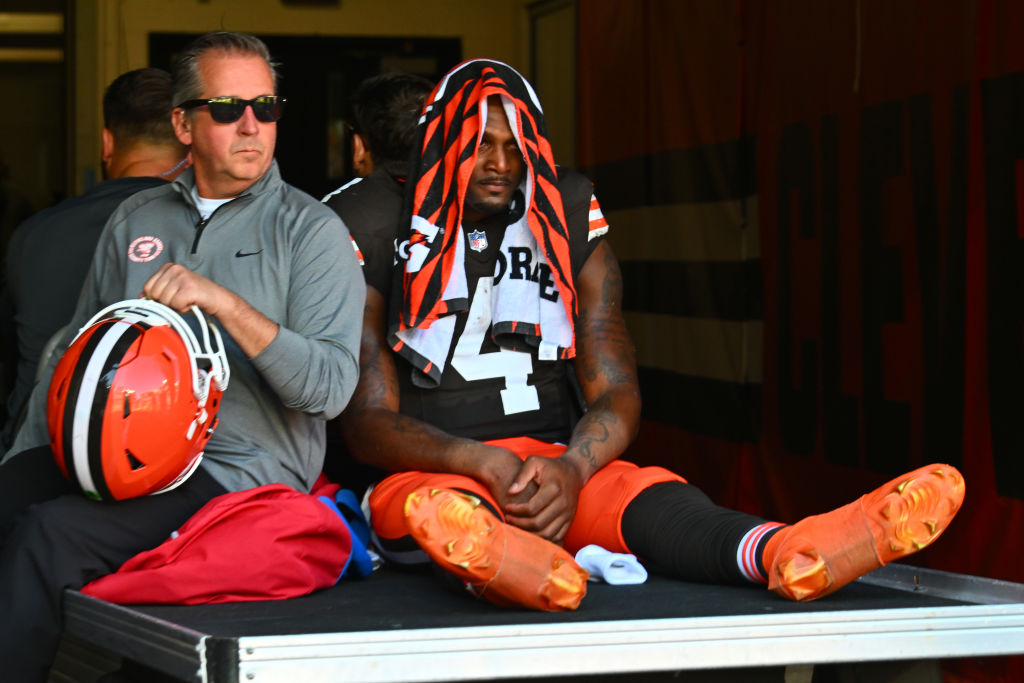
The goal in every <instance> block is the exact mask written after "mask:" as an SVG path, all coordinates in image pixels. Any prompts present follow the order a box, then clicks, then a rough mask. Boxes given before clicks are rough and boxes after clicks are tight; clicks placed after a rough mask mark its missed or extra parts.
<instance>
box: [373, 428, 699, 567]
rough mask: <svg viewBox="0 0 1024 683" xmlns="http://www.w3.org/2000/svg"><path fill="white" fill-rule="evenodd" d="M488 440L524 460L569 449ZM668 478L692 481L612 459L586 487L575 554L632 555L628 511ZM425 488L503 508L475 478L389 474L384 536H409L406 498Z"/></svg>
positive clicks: (576, 522) (381, 524)
mask: <svg viewBox="0 0 1024 683" xmlns="http://www.w3.org/2000/svg"><path fill="white" fill-rule="evenodd" d="M487 443H488V444H489V445H491V446H499V447H501V448H507V449H509V450H511V451H513V452H514V453H515V454H516V455H518V456H519V457H520V458H521V459H523V460H525V459H526V458H527V457H528V456H530V455H540V456H544V457H548V458H557V457H558V456H559V455H561V454H562V452H563V451H564V450H565V448H566V447H565V446H562V445H559V444H550V443H545V442H543V441H538V440H536V439H531V438H528V437H517V438H512V439H498V440H495V441H488V442H487ZM668 481H678V482H686V480H685V479H683V478H682V477H680V476H679V475H678V474H675V473H673V472H670V471H669V470H666V469H664V468H663V467H638V466H636V465H634V464H633V463H631V462H624V461H622V460H613V461H612V462H610V463H608V464H607V465H605V466H604V467H602V468H601V469H600V470H598V471H597V473H595V474H594V476H593V477H591V478H590V481H588V482H587V483H586V485H584V487H583V490H582V491H580V497H579V501H578V502H577V506H576V517H575V518H574V519H573V522H572V525H571V526H570V527H569V531H568V533H567V534H566V536H565V542H564V544H563V545H564V546H565V549H566V550H568V551H569V552H571V553H573V554H575V553H576V551H578V550H579V549H580V548H582V547H584V546H586V545H590V544H591V543H594V544H597V545H599V546H601V547H602V548H605V549H606V550H610V551H612V552H616V553H631V552H632V551H631V550H629V548H628V547H627V546H626V542H625V541H624V540H623V538H622V515H623V513H625V511H626V507H627V506H628V505H629V504H630V502H632V501H633V499H634V498H636V496H637V495H638V494H639V493H640V492H641V491H643V490H644V489H646V488H649V487H651V486H653V485H654V484H660V483H662V482H668ZM424 486H429V487H431V488H448V489H458V490H460V491H466V492H468V493H472V494H473V495H475V496H479V497H480V498H482V499H483V500H486V501H487V502H488V503H489V504H490V505H491V507H492V508H493V509H495V510H499V507H498V504H497V502H495V500H494V498H493V497H492V496H491V492H490V491H488V490H487V487H486V486H484V485H483V484H481V483H480V482H478V481H477V480H475V479H472V478H471V477H467V476H464V475H461V474H441V473H436V472H401V473H399V474H393V475H391V476H389V477H388V478H386V479H385V480H384V481H382V482H381V483H379V484H378V485H377V486H376V487H374V489H373V492H372V493H371V494H370V519H371V520H372V522H373V530H374V531H375V532H376V534H377V535H378V536H379V537H381V538H383V539H398V538H402V537H404V536H408V535H409V531H408V529H407V528H406V526H405V517H404V515H403V512H402V511H403V507H404V505H405V499H406V498H407V497H408V496H409V494H410V493H412V492H413V491H415V490H416V489H418V488H421V487H424Z"/></svg>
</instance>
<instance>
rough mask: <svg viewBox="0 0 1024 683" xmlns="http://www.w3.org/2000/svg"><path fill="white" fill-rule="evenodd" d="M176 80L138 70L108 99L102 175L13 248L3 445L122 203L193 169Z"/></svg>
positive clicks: (26, 227)
mask: <svg viewBox="0 0 1024 683" xmlns="http://www.w3.org/2000/svg"><path fill="white" fill-rule="evenodd" d="M171 107H172V103H171V75H170V74H169V73H167V72H166V71H164V70H162V69H154V68H146V69H135V70H134V71H129V72H127V73H123V74H121V75H120V76H118V77H117V78H115V79H114V80H113V81H112V82H111V83H110V85H109V86H108V87H107V90H106V92H105V93H104V95H103V131H102V136H103V158H102V162H103V175H104V178H106V180H104V181H103V182H101V183H99V184H98V185H96V186H95V187H93V188H91V189H90V190H88V191H86V192H85V193H84V194H82V195H80V196H78V197H73V198H71V199H66V200H64V201H63V202H61V203H60V204H57V205H56V206H52V207H50V208H48V209H44V210H42V211H40V212H39V213H37V214H35V215H34V216H32V217H31V218H29V219H28V220H27V221H25V222H24V223H22V224H21V225H20V226H19V227H18V229H17V230H16V231H15V232H14V235H13V237H12V238H11V241H10V244H9V245H8V248H7V258H6V263H5V266H6V274H7V277H6V288H5V290H4V292H3V294H2V296H3V299H4V300H3V302H0V310H5V311H8V312H9V313H8V314H9V315H11V316H12V317H13V322H12V323H11V324H12V325H13V326H14V328H15V329H16V332H17V349H16V355H17V360H16V368H17V369H16V372H15V379H14V386H13V388H12V389H11V392H10V394H9V395H8V397H7V415H8V421H7V423H6V425H5V427H4V447H5V448H6V447H8V446H10V442H11V439H12V438H13V433H14V431H15V430H16V428H17V424H18V419H17V417H18V415H19V414H20V413H21V409H22V407H23V405H24V402H25V399H26V398H27V397H28V394H29V392H30V391H31V390H32V386H33V384H35V375H36V367H37V365H38V363H39V358H40V355H41V353H42V351H43V347H44V346H45V345H46V342H47V341H48V340H49V339H50V338H51V337H52V336H53V335H54V334H56V332H57V331H58V330H59V329H60V328H61V327H63V326H64V325H65V324H67V322H68V321H69V320H70V319H71V314H72V313H73V312H74V310H75V302H76V301H77V300H78V293H79V292H80V291H81V289H82V283H83V282H84V281H85V275H86V273H87V272H88V270H89V264H90V263H91V262H92V254H93V251H94V250H95V249H96V242H97V240H99V237H100V232H102V230H103V226H104V225H106V223H107V219H108V218H110V214H112V213H114V209H116V208H117V207H118V205H119V204H120V203H121V202H122V201H124V200H125V199H127V198H128V197H130V196H131V195H133V194H135V193H136V192H138V191H139V190H147V189H149V188H152V187H158V186H160V185H164V184H166V183H168V182H170V181H171V180H174V179H175V178H176V177H177V176H178V174H179V173H181V172H182V171H183V170H184V169H185V168H187V166H188V163H189V162H188V147H186V146H185V145H183V144H182V143H181V141H180V140H178V138H177V136H175V134H174V128H173V127H172V126H171Z"/></svg>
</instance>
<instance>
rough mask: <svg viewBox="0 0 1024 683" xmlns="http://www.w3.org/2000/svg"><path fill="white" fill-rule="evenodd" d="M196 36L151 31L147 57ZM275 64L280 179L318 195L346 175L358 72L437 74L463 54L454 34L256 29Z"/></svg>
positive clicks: (164, 59)
mask: <svg viewBox="0 0 1024 683" xmlns="http://www.w3.org/2000/svg"><path fill="white" fill-rule="evenodd" d="M193 37H194V35H190V34H181V33H173V34H172V33H154V34H151V35H150V38H149V63H150V64H151V65H152V66H157V67H160V68H163V69H167V68H169V67H170V63H171V60H172V59H173V56H174V54H175V53H176V52H177V50H179V49H181V48H182V47H183V46H184V45H185V44H186V43H187V42H188V41H189V40H191V39H192V38H193ZM260 38H261V39H262V40H263V41H264V42H265V43H266V44H267V47H268V48H269V49H270V54H271V55H273V57H274V59H275V60H276V61H278V62H280V63H281V67H280V72H281V81H280V94H281V95H283V96H285V97H287V98H288V108H287V110H286V111H285V116H284V118H282V119H281V123H280V124H279V127H278V138H277V162H278V164H279V165H280V167H281V175H282V176H283V177H284V179H285V180H286V181H287V182H289V183H291V184H292V185H295V186H296V187H298V188H301V189H303V190H305V191H306V192H308V193H310V194H311V195H313V196H314V197H316V198H318V199H319V198H320V197H322V196H323V195H325V194H326V193H328V192H330V191H331V190H334V189H335V188H337V187H338V186H339V185H341V184H342V183H345V182H347V181H348V180H350V179H351V178H352V170H351V147H350V142H349V140H348V136H347V134H346V133H345V125H344V121H345V119H346V118H347V117H348V116H349V110H348V100H349V96H350V95H351V93H352V92H353V90H355V88H356V86H358V85H359V83H360V82H362V81H363V79H365V78H368V77H369V76H373V75H375V74H377V73H381V72H383V71H389V70H399V71H406V72H409V73H414V74H417V75H420V76H424V77H426V78H429V79H431V80H433V81H437V80H439V79H440V78H441V76H443V75H444V74H445V73H446V72H447V71H448V70H449V69H450V68H451V67H453V66H455V65H456V64H458V63H459V61H461V58H462V42H461V40H459V39H458V38H398V37H395V38H362V37H352V38H349V37H325V36H262V35H261V36H260Z"/></svg>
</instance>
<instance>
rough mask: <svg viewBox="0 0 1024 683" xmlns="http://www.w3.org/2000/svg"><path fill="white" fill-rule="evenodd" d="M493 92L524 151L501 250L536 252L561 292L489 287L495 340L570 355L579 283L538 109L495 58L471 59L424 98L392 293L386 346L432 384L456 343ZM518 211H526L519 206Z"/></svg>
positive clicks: (550, 355) (507, 283)
mask: <svg viewBox="0 0 1024 683" xmlns="http://www.w3.org/2000/svg"><path fill="white" fill-rule="evenodd" d="M491 95H499V96H500V97H501V99H502V103H503V105H504V109H505V115H506V116H507V117H508V120H509V125H510V127H511V128H512V132H513V133H514V134H515V136H516V140H517V142H518V143H519V149H520V150H521V151H522V153H523V158H524V173H523V179H522V182H521V184H520V188H519V189H520V191H521V193H517V197H520V196H521V197H522V199H523V201H524V206H523V207H513V209H514V210H513V211H510V220H511V221H512V222H511V223H510V225H509V226H508V228H507V229H506V231H505V237H504V240H503V242H502V251H505V250H506V248H507V247H509V246H518V247H525V248H530V249H532V251H533V253H534V254H536V255H538V256H543V259H544V260H545V261H546V263H547V265H548V267H549V268H550V269H551V278H552V279H553V280H554V283H555V286H556V287H557V291H558V296H557V297H552V298H554V299H555V300H554V301H552V300H550V298H542V297H540V296H539V295H538V290H537V286H536V284H533V287H532V289H531V290H530V291H527V290H526V289H523V290H522V291H516V288H515V285H516V284H521V283H522V281H514V280H510V278H503V279H502V280H501V282H500V283H499V284H498V285H497V286H495V287H494V289H493V291H492V293H491V304H492V306H491V312H492V322H493V325H492V336H493V337H494V338H495V340H496V341H497V342H498V343H499V344H500V345H501V346H502V347H503V348H518V349H522V348H523V345H524V344H525V345H530V346H534V347H537V348H539V349H540V351H539V358H540V359H541V360H555V359H558V358H572V357H573V356H575V333H574V329H573V321H574V319H575V315H576V310H577V308H576V307H577V302H576V288H575V284H574V282H573V277H572V268H571V266H570V261H569V234H568V231H567V229H566V222H565V211H564V209H563V207H562V197H561V195H560V194H559V193H558V189H557V183H558V175H557V170H556V168H555V163H554V159H553V157H552V154H551V145H550V143H549V142H548V138H547V129H546V126H545V124H544V113H543V111H542V110H541V107H540V102H539V101H538V100H537V95H536V93H535V92H534V90H533V88H532V87H531V86H530V84H529V83H528V82H527V81H526V79H525V78H523V77H522V76H521V75H520V74H519V73H518V72H517V71H516V70H515V69H513V68H512V67H510V66H508V65H507V64H503V63H501V62H496V61H491V60H483V59H477V60H471V61H468V62H464V63H462V64H460V65H459V66H457V67H455V68H454V69H452V70H451V71H450V72H449V73H448V74H447V75H446V76H445V77H444V78H443V79H442V80H441V82H440V83H438V85H437V87H436V88H435V89H434V92H433V93H431V95H430V96H429V97H428V98H427V102H426V104H425V105H424V111H423V116H422V117H421V119H420V123H419V126H418V129H417V139H416V149H418V150H420V154H419V156H418V158H417V159H416V161H415V165H414V168H413V172H412V174H411V176H410V178H409V181H410V188H411V193H410V195H409V196H408V198H407V202H411V206H410V211H409V214H410V215H411V221H410V224H409V226H408V233H407V234H406V235H400V236H399V243H402V242H403V241H404V240H406V239H407V240H408V245H409V247H408V250H407V251H405V250H402V251H401V252H400V253H399V259H400V266H401V285H400V286H397V287H395V288H393V290H392V296H393V299H392V305H391V311H392V320H391V321H390V325H389V328H388V341H389V343H390V344H391V346H392V348H393V349H394V350H395V351H396V352H397V353H399V354H401V355H402V356H403V357H405V358H406V359H407V360H409V361H410V362H411V363H412V364H413V365H414V366H415V367H417V368H419V369H420V370H422V371H423V373H424V375H426V377H427V378H429V379H430V380H431V383H434V384H436V383H438V382H440V379H441V372H442V371H443V369H444V363H445V359H446V358H447V357H448V352H449V350H450V348H451V344H452V335H453V332H454V325H455V317H454V315H453V314H455V313H458V312H459V311H463V310H466V308H467V306H468V301H469V295H468V292H467V287H466V276H465V270H464V257H465V246H464V237H463V231H462V210H463V202H464V201H465V197H466V187H467V185H468V183H469V179H470V176H471V175H472V172H473V168H474V165H475V164H476V157H477V145H478V143H479V140H480V136H481V134H482V132H483V129H484V127H485V125H486V116H487V98H488V97H489V96H491ZM520 209H522V210H520Z"/></svg>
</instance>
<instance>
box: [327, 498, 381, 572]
mask: <svg viewBox="0 0 1024 683" xmlns="http://www.w3.org/2000/svg"><path fill="white" fill-rule="evenodd" d="M319 500H320V501H321V502H322V503H323V504H324V505H326V506H327V507H329V508H331V509H332V510H334V513H335V514H336V515H338V517H340V518H341V521H343V522H344V523H345V526H346V527H348V530H349V534H350V535H351V536H352V553H351V555H350V556H349V558H348V562H346V563H345V566H344V567H343V568H342V570H341V574H339V575H338V580H339V581H340V580H341V577H343V576H345V575H346V574H347V575H348V576H354V577H355V578H360V579H361V578H363V577H366V576H369V575H370V574H372V573H373V560H372V559H371V558H370V554H369V553H368V552H367V551H366V546H367V544H368V543H369V542H370V525H369V523H368V522H367V521H366V517H365V516H364V515H363V510H362V507H360V505H359V500H358V499H357V498H356V494H355V493H353V492H352V491H350V490H349V489H339V490H338V492H337V493H336V494H334V498H333V499H331V498H328V497H327V496H320V497H319ZM350 570H351V572H350Z"/></svg>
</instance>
